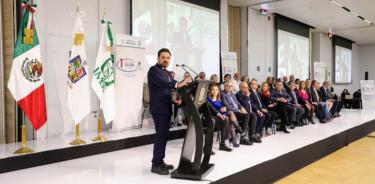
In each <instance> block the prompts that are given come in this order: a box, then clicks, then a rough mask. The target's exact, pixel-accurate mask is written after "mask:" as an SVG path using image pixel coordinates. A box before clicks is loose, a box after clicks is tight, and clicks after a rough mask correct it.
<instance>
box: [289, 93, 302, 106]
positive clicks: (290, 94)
mask: <svg viewBox="0 0 375 184" xmlns="http://www.w3.org/2000/svg"><path fill="white" fill-rule="evenodd" d="M294 94H295V95H296V99H294V97H293V94H292V92H291V91H289V92H288V95H289V96H290V103H291V104H297V103H299V102H300V101H301V100H300V98H299V97H298V95H297V92H294Z"/></svg>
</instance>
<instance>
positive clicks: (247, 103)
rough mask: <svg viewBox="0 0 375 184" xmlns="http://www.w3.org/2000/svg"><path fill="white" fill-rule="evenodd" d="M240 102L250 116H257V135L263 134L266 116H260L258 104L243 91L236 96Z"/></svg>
mask: <svg viewBox="0 0 375 184" xmlns="http://www.w3.org/2000/svg"><path fill="white" fill-rule="evenodd" d="M236 97H237V100H238V102H240V104H241V105H242V106H243V107H244V108H245V109H246V111H247V112H248V113H249V114H253V116H256V126H255V133H257V134H261V133H262V129H263V123H264V116H259V114H258V113H257V110H258V109H257V107H256V104H255V103H253V102H254V101H253V100H252V99H251V97H250V96H246V95H244V94H243V93H242V92H241V91H240V92H238V93H237V94H236Z"/></svg>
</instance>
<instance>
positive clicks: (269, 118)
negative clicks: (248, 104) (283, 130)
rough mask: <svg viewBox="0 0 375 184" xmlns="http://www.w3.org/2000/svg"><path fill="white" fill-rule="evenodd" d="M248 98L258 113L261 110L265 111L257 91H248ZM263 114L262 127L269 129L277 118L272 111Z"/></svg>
mask: <svg viewBox="0 0 375 184" xmlns="http://www.w3.org/2000/svg"><path fill="white" fill-rule="evenodd" d="M250 98H251V101H252V102H253V104H254V106H255V108H256V109H257V110H259V111H262V109H267V107H266V105H265V104H264V103H263V101H262V95H260V93H259V92H258V91H254V90H252V89H251V90H250ZM263 114H264V126H265V128H270V127H271V126H272V123H273V122H274V121H275V119H276V118H277V116H278V115H277V113H275V112H272V111H267V112H263Z"/></svg>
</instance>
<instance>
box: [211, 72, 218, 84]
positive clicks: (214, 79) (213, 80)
mask: <svg viewBox="0 0 375 184" xmlns="http://www.w3.org/2000/svg"><path fill="white" fill-rule="evenodd" d="M210 81H212V83H214V84H216V85H220V84H219V83H220V81H219V77H218V76H217V74H212V75H211V77H210Z"/></svg>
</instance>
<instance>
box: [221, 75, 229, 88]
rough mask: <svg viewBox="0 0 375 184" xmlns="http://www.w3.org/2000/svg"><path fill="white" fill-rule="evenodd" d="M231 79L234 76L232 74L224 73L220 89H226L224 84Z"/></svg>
mask: <svg viewBox="0 0 375 184" xmlns="http://www.w3.org/2000/svg"><path fill="white" fill-rule="evenodd" d="M230 81H232V76H231V75H230V74H225V75H224V81H223V83H222V84H221V85H220V90H221V91H224V84H225V82H230Z"/></svg>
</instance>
